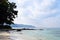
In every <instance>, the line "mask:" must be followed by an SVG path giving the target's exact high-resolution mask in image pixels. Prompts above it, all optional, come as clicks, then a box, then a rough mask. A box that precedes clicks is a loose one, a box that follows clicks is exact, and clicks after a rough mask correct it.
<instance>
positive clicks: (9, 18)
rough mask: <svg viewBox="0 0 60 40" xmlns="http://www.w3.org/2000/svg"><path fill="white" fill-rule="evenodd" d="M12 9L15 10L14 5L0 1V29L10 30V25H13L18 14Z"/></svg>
mask: <svg viewBox="0 0 60 40" xmlns="http://www.w3.org/2000/svg"><path fill="white" fill-rule="evenodd" d="M14 8H16V5H15V3H13V2H12V3H10V2H9V1H8V0H0V29H10V28H11V27H10V25H11V24H14V23H13V21H14V18H16V17H17V12H18V11H16V10H14ZM4 24H7V25H4Z"/></svg>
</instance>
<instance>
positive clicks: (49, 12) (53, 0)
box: [9, 0, 60, 27]
mask: <svg viewBox="0 0 60 40" xmlns="http://www.w3.org/2000/svg"><path fill="white" fill-rule="evenodd" d="M9 1H10V2H15V3H16V5H17V10H18V17H17V18H16V19H15V21H14V22H15V23H17V24H28V25H34V26H36V27H60V0H9Z"/></svg>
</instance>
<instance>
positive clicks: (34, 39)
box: [10, 28, 60, 40]
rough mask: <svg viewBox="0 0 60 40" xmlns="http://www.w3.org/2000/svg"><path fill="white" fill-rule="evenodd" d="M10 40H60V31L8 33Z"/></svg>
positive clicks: (55, 29) (45, 30)
mask: <svg viewBox="0 0 60 40" xmlns="http://www.w3.org/2000/svg"><path fill="white" fill-rule="evenodd" d="M10 38H11V39H12V40H60V29H57V28H54V29H44V30H23V31H21V32H20V31H18V32H17V31H10Z"/></svg>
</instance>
